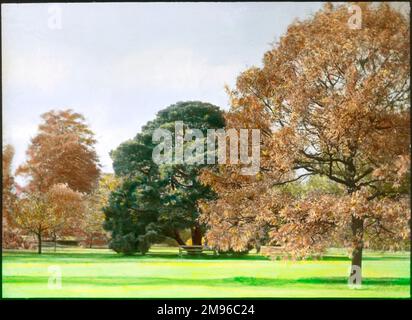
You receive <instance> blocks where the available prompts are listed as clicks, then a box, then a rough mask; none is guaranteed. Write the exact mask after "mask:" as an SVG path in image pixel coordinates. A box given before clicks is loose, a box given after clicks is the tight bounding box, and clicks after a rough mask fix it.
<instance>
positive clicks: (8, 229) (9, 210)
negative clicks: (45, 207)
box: [2, 144, 26, 248]
mask: <svg viewBox="0 0 412 320" xmlns="http://www.w3.org/2000/svg"><path fill="white" fill-rule="evenodd" d="M13 156H14V148H13V146H11V145H9V144H8V145H5V146H4V147H3V158H2V164H3V171H2V172H3V174H2V226H3V228H2V247H3V248H19V247H21V246H24V245H26V243H25V241H24V239H23V237H22V234H21V231H20V230H18V229H17V228H16V224H15V222H14V219H15V216H14V215H15V211H16V210H15V209H16V201H17V196H16V192H15V191H16V190H15V189H16V186H15V182H14V177H13V174H12V169H11V167H12V160H13Z"/></svg>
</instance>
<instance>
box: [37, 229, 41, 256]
mask: <svg viewBox="0 0 412 320" xmlns="http://www.w3.org/2000/svg"><path fill="white" fill-rule="evenodd" d="M37 253H38V254H41V233H38V234H37Z"/></svg>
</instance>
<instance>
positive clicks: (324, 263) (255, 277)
mask: <svg viewBox="0 0 412 320" xmlns="http://www.w3.org/2000/svg"><path fill="white" fill-rule="evenodd" d="M349 264H350V262H349V259H348V258H347V257H346V256H344V255H343V254H342V252H341V251H339V250H333V251H330V252H329V253H328V255H326V256H325V257H324V259H323V260H320V261H310V260H309V261H270V260H267V259H265V258H263V257H261V256H259V255H254V254H250V255H248V256H246V257H242V258H231V257H222V256H219V257H213V256H204V257H199V258H190V257H184V258H178V256H177V249H175V248H153V249H152V250H151V251H150V253H148V254H147V255H146V256H139V255H136V256H129V257H126V256H122V255H118V254H116V253H113V252H112V251H110V250H106V249H94V250H93V249H90V250H89V249H61V250H60V251H58V252H57V253H53V252H46V253H44V254H42V255H38V254H36V253H33V252H27V251H26V252H24V251H9V252H3V281H2V282H3V287H2V289H3V297H5V298H12V297H19V298H20V297H24V298H28V297H138V298H140V297H147V298H150V297H170V298H174V297H179V298H180V297H182V298H183V297H184V298H194V297H388V298H395V297H405V298H406V297H410V255H409V253H385V254H384V253H377V252H366V254H365V258H364V266H363V285H362V288H360V289H350V288H348V285H347V282H346V281H347V280H346V276H347V273H348V268H349ZM49 266H59V267H60V268H61V271H62V288H61V289H49V288H48V277H49V273H48V267H49Z"/></svg>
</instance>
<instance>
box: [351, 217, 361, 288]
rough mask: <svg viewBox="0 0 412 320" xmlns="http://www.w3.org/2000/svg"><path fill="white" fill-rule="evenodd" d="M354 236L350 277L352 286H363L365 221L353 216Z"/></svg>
mask: <svg viewBox="0 0 412 320" xmlns="http://www.w3.org/2000/svg"><path fill="white" fill-rule="evenodd" d="M351 228H352V236H353V252H352V265H351V274H350V275H349V282H350V284H354V285H361V283H362V251H363V220H362V219H359V218H357V217H355V216H352V223H351Z"/></svg>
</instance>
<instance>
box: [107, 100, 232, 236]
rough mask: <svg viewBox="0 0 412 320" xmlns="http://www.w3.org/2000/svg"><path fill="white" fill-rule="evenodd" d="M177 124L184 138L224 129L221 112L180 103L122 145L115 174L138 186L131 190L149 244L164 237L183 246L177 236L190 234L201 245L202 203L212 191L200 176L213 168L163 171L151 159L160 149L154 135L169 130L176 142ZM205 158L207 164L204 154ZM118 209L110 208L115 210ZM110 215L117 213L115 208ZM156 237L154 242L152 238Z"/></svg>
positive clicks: (166, 167)
mask: <svg viewBox="0 0 412 320" xmlns="http://www.w3.org/2000/svg"><path fill="white" fill-rule="evenodd" d="M177 121H182V122H183V129H182V130H183V134H185V133H187V132H189V131H188V129H189V128H190V129H199V130H201V132H202V134H205V133H206V130H207V129H218V128H222V127H223V126H224V119H223V116H222V113H221V111H220V110H219V108H218V107H216V106H213V105H211V104H208V103H202V102H197V101H189V102H179V103H177V104H175V105H172V106H169V107H168V108H166V109H164V110H162V111H160V112H159V113H158V114H157V116H156V119H155V120H153V121H150V122H148V123H147V124H146V125H145V126H144V127H143V128H142V132H141V133H139V134H137V135H136V137H135V138H134V139H132V140H129V141H126V142H124V143H122V144H121V145H120V146H119V147H118V148H117V149H116V150H115V151H113V152H112V153H111V156H112V159H113V168H114V170H115V173H116V175H117V176H120V177H123V178H124V179H125V180H129V181H134V182H136V183H137V184H132V185H133V188H134V191H133V194H134V197H135V201H137V202H136V203H134V204H133V208H134V210H135V211H136V212H139V214H140V219H143V220H144V219H145V218H143V217H149V218H148V221H149V223H150V228H149V229H150V232H151V235H152V236H151V238H153V239H154V238H156V239H161V238H162V237H163V238H164V237H165V236H166V237H171V238H174V239H175V240H176V241H177V242H178V243H179V244H184V242H183V240H182V239H181V237H180V234H179V230H182V229H186V228H190V229H191V233H192V243H193V244H201V242H202V235H203V226H202V225H201V224H200V223H199V221H198V217H199V213H200V211H199V207H198V200H199V199H207V198H209V199H211V198H213V197H214V193H213V192H212V191H211V190H210V188H209V187H207V186H204V185H203V184H201V183H200V181H199V178H198V177H199V174H200V170H201V169H202V168H203V167H207V166H210V165H208V164H207V163H203V162H201V163H193V164H187V163H183V164H182V163H164V164H161V165H159V164H158V163H156V162H154V161H153V158H152V154H153V151H154V149H155V148H156V146H157V143H156V142H154V141H153V140H152V136H153V133H154V132H155V130H156V129H158V128H162V129H165V130H169V132H171V133H172V140H175V137H176V135H175V125H176V122H177ZM202 142H204V141H202ZM173 146H174V144H173ZM189 146H191V143H190V142H186V143H184V145H183V148H184V150H188V148H189ZM201 156H202V157H203V159H206V152H203V153H202V154H201ZM130 187H131V185H130V184H125V185H124V187H123V188H126V189H127V190H129V188H130ZM125 192H126V191H125ZM127 192H129V191H127ZM130 192H132V191H130ZM127 194H129V193H127ZM119 195H120V194H119ZM115 203H116V202H112V204H113V205H114V206H116V205H115ZM109 207H110V206H109ZM112 209H113V210H117V207H116V208H112ZM110 210H111V209H110V208H108V211H107V214H110V212H111V211H110ZM124 210H126V208H124ZM125 214H126V213H125ZM118 217H123V216H122V215H118ZM127 219H128V218H127ZM139 223H140V222H139ZM112 226H114V224H112V223H109V224H107V228H109V229H108V230H111V229H110V228H112ZM154 233H156V237H154V236H153V234H154Z"/></svg>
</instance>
